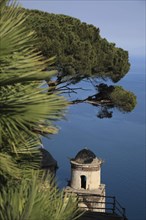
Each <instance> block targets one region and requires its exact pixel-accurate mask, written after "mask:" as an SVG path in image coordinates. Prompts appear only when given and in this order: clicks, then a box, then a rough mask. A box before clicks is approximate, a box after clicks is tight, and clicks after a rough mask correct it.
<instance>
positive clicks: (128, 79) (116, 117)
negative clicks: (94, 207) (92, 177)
mask: <svg viewBox="0 0 146 220" xmlns="http://www.w3.org/2000/svg"><path fill="white" fill-rule="evenodd" d="M130 63H131V68H130V71H129V72H128V74H127V75H126V76H125V77H124V78H123V79H122V80H120V82H119V83H118V85H121V86H123V87H124V88H125V89H126V90H129V91H131V92H133V93H134V94H135V95H136V96H137V105H136V107H135V108H134V110H133V111H132V112H130V113H122V112H120V111H119V110H117V109H113V116H112V118H103V119H100V118H98V117H97V114H98V108H97V107H96V106H93V105H90V104H85V103H84V104H76V105H72V106H70V107H69V108H68V110H67V113H66V115H65V118H64V119H63V120H61V121H58V122H56V125H57V126H58V127H59V128H60V131H59V133H58V134H57V135H53V136H51V137H49V138H48V139H47V138H45V139H43V144H44V147H45V148H46V149H47V150H48V151H49V152H50V153H51V154H52V156H53V157H54V158H55V159H56V160H57V162H58V166H59V169H58V171H57V181H58V185H59V187H60V188H63V187H65V186H66V185H67V181H68V180H70V174H71V169H70V159H71V158H74V157H75V156H76V154H77V153H78V152H79V151H80V150H81V149H83V148H85V147H87V148H88V149H90V150H91V151H93V152H94V153H95V154H96V156H97V157H99V158H102V159H103V160H104V163H103V165H102V168H101V169H102V170H101V174H102V183H103V184H105V185H106V195H109V196H116V199H117V200H118V202H119V203H120V204H121V205H122V206H123V207H125V208H126V215H127V217H128V220H145V219H146V213H145V210H146V209H145V208H146V206H145V204H146V191H145V188H146V182H145V181H146V178H145V177H146V176H145V173H146V167H145V159H146V139H145V128H146V118H145V112H146V103H145V99H146V87H145V85H146V82H145V79H146V78H145V74H146V73H145V59H144V57H137V56H131V57H130ZM111 84H112V83H111ZM78 86H79V87H83V89H84V90H80V91H78V95H76V94H72V97H71V98H73V99H74V98H77V97H78V98H84V97H87V96H88V95H90V94H93V89H92V86H91V84H89V83H87V82H86V81H84V82H81V84H80V85H74V87H78ZM67 98H70V97H67Z"/></svg>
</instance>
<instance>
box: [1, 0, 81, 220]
mask: <svg viewBox="0 0 146 220" xmlns="http://www.w3.org/2000/svg"><path fill="white" fill-rule="evenodd" d="M0 6H1V17H0V19H1V21H0V24H1V33H0V42H1V44H0V51H1V52H0V64H1V65H0V179H1V182H0V219H1V220H40V219H42V220H47V219H48V220H49V219H50V220H52V219H54V220H71V219H75V218H74V217H75V216H77V214H78V208H77V203H76V201H75V200H74V201H73V200H72V199H71V198H66V195H65V194H64V193H63V192H60V191H59V190H58V189H57V187H56V186H55V184H54V183H53V182H52V179H51V178H50V177H49V180H47V182H42V179H41V177H42V173H43V172H42V171H39V172H38V171H37V170H38V169H39V168H40V161H41V159H42V158H41V153H40V150H39V147H40V145H41V140H40V138H41V137H40V135H46V134H50V133H51V134H52V133H55V132H56V127H55V126H54V125H53V122H54V121H55V120H58V119H60V118H61V117H63V116H64V112H65V109H66V107H67V102H66V100H65V99H64V98H63V97H62V96H61V95H60V94H58V93H52V92H51V93H48V91H47V90H46V89H43V87H44V83H42V80H46V79H49V78H51V77H52V74H54V73H56V71H54V70H53V71H48V72H47V71H44V70H45V69H46V67H48V65H52V63H53V62H54V58H51V59H48V60H44V59H43V57H42V55H40V52H36V51H35V50H34V45H35V42H36V40H35V36H34V34H33V33H29V32H28V31H27V28H26V27H25V25H24V21H25V14H24V12H22V9H21V8H20V7H19V6H17V3H16V2H15V1H14V2H13V1H3V2H2V1H0ZM45 86H46V85H45ZM34 170H35V171H34Z"/></svg>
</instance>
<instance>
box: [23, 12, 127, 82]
mask: <svg viewBox="0 0 146 220" xmlns="http://www.w3.org/2000/svg"><path fill="white" fill-rule="evenodd" d="M24 11H26V13H27V14H28V15H29V16H28V18H27V20H26V25H27V27H28V28H29V29H30V30H35V32H36V35H37V38H38V43H37V47H38V50H41V51H42V53H43V54H44V56H45V57H46V58H47V57H48V56H49V55H52V56H54V55H56V56H57V62H56V65H57V66H58V69H59V70H60V71H59V74H58V81H61V82H63V81H68V82H69V81H70V82H72V83H76V82H78V81H80V80H82V79H84V78H89V77H93V78H99V77H101V78H104V79H107V78H109V79H111V80H112V81H113V82H117V81H119V80H120V79H121V78H122V77H124V75H125V74H126V73H127V72H128V70H129V67H130V64H129V62H128V52H127V51H124V50H123V49H121V48H117V47H116V46H115V44H113V43H109V42H108V41H107V40H106V39H103V38H101V36H100V30H99V28H96V27H94V26H93V25H88V24H86V23H84V22H81V21H80V20H78V19H76V18H73V17H69V16H66V15H55V14H49V13H46V12H41V11H37V10H24Z"/></svg>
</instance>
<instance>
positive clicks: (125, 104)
mask: <svg viewBox="0 0 146 220" xmlns="http://www.w3.org/2000/svg"><path fill="white" fill-rule="evenodd" d="M110 98H111V100H112V102H113V104H114V105H115V107H117V108H118V109H119V110H120V111H123V112H131V111H132V110H133V109H134V107H135V105H136V96H135V95H134V94H133V93H132V92H129V91H126V90H124V89H123V88H122V87H121V86H115V88H114V90H113V92H112V93H111V94H110Z"/></svg>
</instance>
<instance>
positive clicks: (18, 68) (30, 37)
mask: <svg viewBox="0 0 146 220" xmlns="http://www.w3.org/2000/svg"><path fill="white" fill-rule="evenodd" d="M8 2H9V1H8ZM0 13H1V16H0V30H1V31H0V42H1V43H0V51H1V52H0V63H1V66H0V85H8V84H14V83H16V82H22V80H23V82H24V81H32V80H43V79H49V78H50V77H51V76H52V75H54V74H56V73H57V71H56V70H52V71H49V72H47V71H43V70H46V69H47V67H48V65H51V64H52V63H53V62H54V60H55V57H52V58H50V59H48V60H44V58H43V57H42V55H41V54H40V52H36V51H35V49H34V48H35V46H34V45H35V43H36V40H35V34H34V33H33V32H31V33H30V32H28V31H27V29H26V27H25V25H24V21H25V19H26V16H25V13H24V12H23V11H22V9H21V7H19V6H18V5H17V4H16V3H12V4H11V5H9V6H6V5H5V4H2V6H1V11H0Z"/></svg>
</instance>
